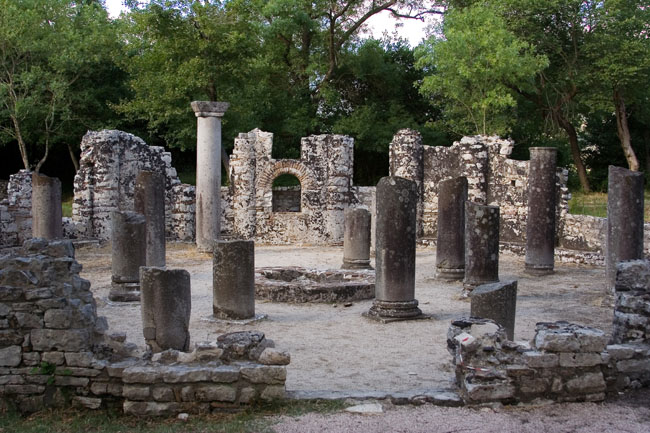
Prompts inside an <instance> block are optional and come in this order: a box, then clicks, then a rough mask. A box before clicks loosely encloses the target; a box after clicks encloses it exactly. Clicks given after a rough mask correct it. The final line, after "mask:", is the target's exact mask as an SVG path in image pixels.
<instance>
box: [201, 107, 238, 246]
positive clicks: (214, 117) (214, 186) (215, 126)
mask: <svg viewBox="0 0 650 433" xmlns="http://www.w3.org/2000/svg"><path fill="white" fill-rule="evenodd" d="M229 106H230V104H228V103H227V102H211V101H194V102H192V109H193V110H194V114H195V115H196V117H197V131H196V245H197V247H198V248H199V249H200V250H203V251H209V250H210V249H211V248H212V244H213V242H214V241H215V240H217V239H219V236H220V234H221V118H222V117H223V115H224V114H225V113H226V110H227V109H228V107H229Z"/></svg>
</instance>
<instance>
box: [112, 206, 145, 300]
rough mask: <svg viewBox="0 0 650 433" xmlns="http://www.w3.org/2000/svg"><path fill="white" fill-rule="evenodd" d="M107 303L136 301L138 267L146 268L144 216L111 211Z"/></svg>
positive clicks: (138, 279) (137, 297) (138, 289)
mask: <svg viewBox="0 0 650 433" xmlns="http://www.w3.org/2000/svg"><path fill="white" fill-rule="evenodd" d="M111 224H112V228H111V233H112V235H111V239H112V245H111V246H112V256H111V260H112V262H111V269H112V278H111V279H112V283H111V291H110V293H109V294H108V299H110V300H111V301H120V302H127V301H139V300H140V266H145V265H146V260H147V234H146V220H145V217H144V215H141V214H139V213H135V212H120V211H113V212H111Z"/></svg>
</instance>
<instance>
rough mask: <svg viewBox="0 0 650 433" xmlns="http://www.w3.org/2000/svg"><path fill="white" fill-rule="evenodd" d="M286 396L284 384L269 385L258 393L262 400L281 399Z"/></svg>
mask: <svg viewBox="0 0 650 433" xmlns="http://www.w3.org/2000/svg"><path fill="white" fill-rule="evenodd" d="M286 396H287V392H286V390H285V388H284V385H269V386H267V387H266V388H264V390H263V391H262V393H261V394H260V398H261V399H262V400H267V401H268V400H282V399H285V398H286Z"/></svg>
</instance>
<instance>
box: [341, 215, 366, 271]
mask: <svg viewBox="0 0 650 433" xmlns="http://www.w3.org/2000/svg"><path fill="white" fill-rule="evenodd" d="M341 268H343V269H372V267H371V266H370V211H369V210H368V209H364V208H347V209H345V236H344V238H343V266H341Z"/></svg>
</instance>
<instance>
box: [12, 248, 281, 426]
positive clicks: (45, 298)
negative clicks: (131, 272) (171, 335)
mask: <svg viewBox="0 0 650 433" xmlns="http://www.w3.org/2000/svg"><path fill="white" fill-rule="evenodd" d="M80 271H81V265H80V264H79V263H77V261H76V260H75V259H74V247H73V246H72V243H71V242H70V241H67V240H66V241H53V242H49V243H48V242H46V241H44V240H41V239H32V240H29V241H27V242H25V244H24V246H23V247H22V249H20V251H18V253H17V254H6V255H4V256H2V257H0V407H6V406H8V405H15V406H16V407H17V408H18V409H19V410H20V411H23V412H34V411H37V410H41V409H43V408H45V407H64V406H68V405H74V406H81V407H86V408H92V409H96V408H100V407H107V406H115V407H121V408H122V409H123V410H124V411H125V412H126V413H130V414H134V415H159V414H170V415H171V414H175V413H179V412H193V413H199V412H201V413H205V412H209V411H211V410H222V409H224V408H237V407H239V406H240V405H242V404H248V403H250V402H252V401H254V400H257V399H275V398H283V397H284V383H285V379H286V368H285V365H286V364H288V363H289V361H290V358H289V355H288V354H287V353H285V352H282V351H279V350H276V349H274V348H273V347H274V344H273V342H272V341H270V340H267V339H266V338H265V337H264V334H262V333H259V332H250V331H249V332H240V333H233V334H226V335H222V336H220V337H219V338H218V339H217V341H216V342H211V343H199V344H197V345H196V348H195V349H194V350H193V351H192V352H188V353H184V352H177V351H166V352H162V353H159V354H156V355H154V356H153V357H151V355H150V354H149V356H146V353H145V354H144V355H143V350H141V349H138V348H137V347H136V346H135V345H133V344H130V343H126V342H125V335H124V334H109V333H108V326H107V321H106V319H105V318H104V317H97V314H96V304H95V300H94V298H93V295H92V292H91V291H90V283H89V282H88V281H87V280H85V279H83V278H81V277H80V276H79V272H80Z"/></svg>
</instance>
